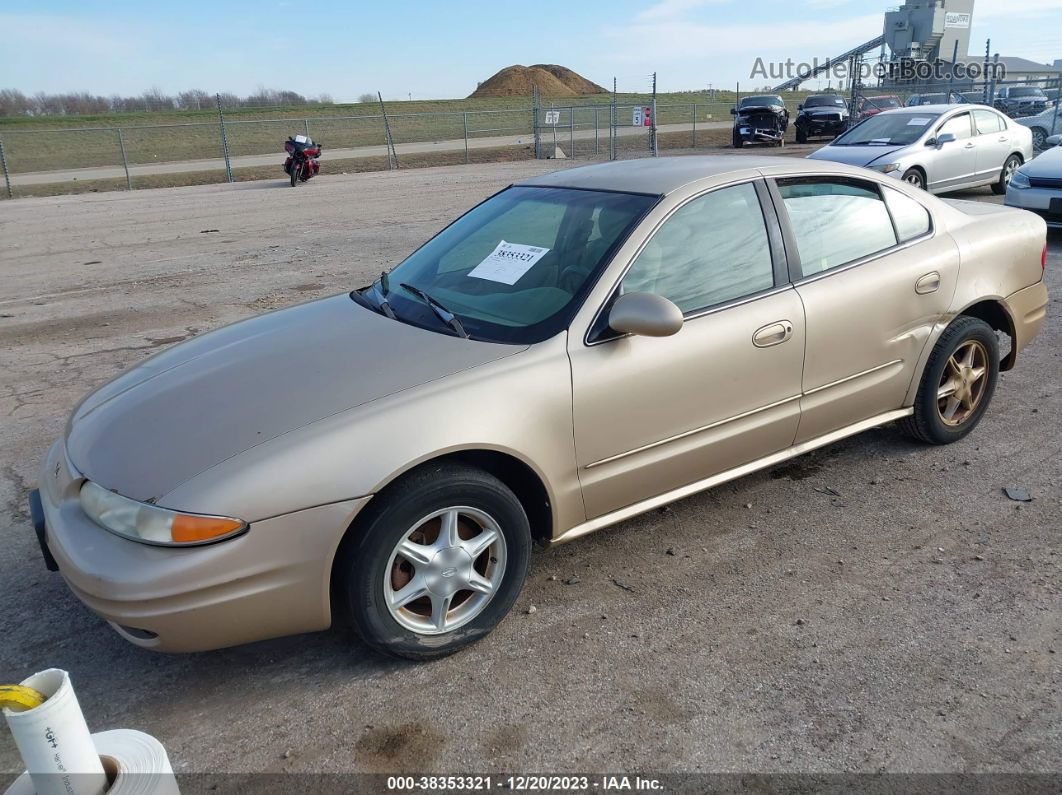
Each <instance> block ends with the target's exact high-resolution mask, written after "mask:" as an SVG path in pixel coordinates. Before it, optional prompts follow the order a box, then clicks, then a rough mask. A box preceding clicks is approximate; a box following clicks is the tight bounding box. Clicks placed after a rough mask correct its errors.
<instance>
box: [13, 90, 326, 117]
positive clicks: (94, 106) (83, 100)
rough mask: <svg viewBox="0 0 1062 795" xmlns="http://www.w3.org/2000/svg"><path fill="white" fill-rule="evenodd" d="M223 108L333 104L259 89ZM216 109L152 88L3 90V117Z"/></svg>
mask: <svg viewBox="0 0 1062 795" xmlns="http://www.w3.org/2000/svg"><path fill="white" fill-rule="evenodd" d="M221 104H222V106H223V107H226V108H254V107H277V106H282V105H331V104H333V100H332V97H330V96H329V95H328V94H320V95H319V96H316V97H305V96H303V95H302V94H299V93H298V92H295V91H278V90H276V89H272V88H260V89H258V91H256V92H255V93H253V94H250V95H249V96H246V97H240V96H237V95H236V94H232V93H228V92H224V93H222V94H221ZM214 107H215V99H214V94H211V93H209V92H207V91H203V90H201V89H192V90H190V91H182V92H180V93H179V94H176V95H173V96H171V95H169V94H164V93H162V91H160V90H159V89H157V88H151V89H148V90H147V91H145V92H144V93H143V94H140V95H138V96H135V97H123V96H119V95H117V94H116V95H114V96H110V97H104V96H100V95H95V94H90V93H88V92H86V91H73V92H69V93H65V94H46V93H44V92H38V93H36V94H33V95H32V96H27V95H26V94H23V93H22V92H21V91H19V90H17V89H14V88H5V89H0V116H86V115H97V114H101V113H128V112H130V111H159V110H207V109H210V108H214Z"/></svg>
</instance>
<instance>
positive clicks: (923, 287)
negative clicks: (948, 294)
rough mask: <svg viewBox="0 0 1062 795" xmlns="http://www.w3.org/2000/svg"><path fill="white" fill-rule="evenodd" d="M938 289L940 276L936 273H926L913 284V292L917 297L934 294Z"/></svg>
mask: <svg viewBox="0 0 1062 795" xmlns="http://www.w3.org/2000/svg"><path fill="white" fill-rule="evenodd" d="M939 289H940V274H939V273H937V272H936V271H933V272H932V273H927V274H926V275H925V276H923V277H922V278H921V279H919V280H918V281H917V282H915V292H916V293H918V294H919V295H928V294H929V293H935V292H936V291H937V290H939Z"/></svg>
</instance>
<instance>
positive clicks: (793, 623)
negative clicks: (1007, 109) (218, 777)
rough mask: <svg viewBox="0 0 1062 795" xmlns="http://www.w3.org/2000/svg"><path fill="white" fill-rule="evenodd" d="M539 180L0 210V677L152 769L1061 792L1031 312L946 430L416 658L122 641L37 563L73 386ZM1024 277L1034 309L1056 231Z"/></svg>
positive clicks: (1041, 410)
mask: <svg viewBox="0 0 1062 795" xmlns="http://www.w3.org/2000/svg"><path fill="white" fill-rule="evenodd" d="M558 165H560V164H558V163H551V162H538V163H535V162H524V163H510V164H497V165H486V166H472V167H450V168H444V169H423V170H417V171H399V172H395V173H387V172H383V173H370V174H361V175H352V176H348V177H339V176H337V177H328V178H321V179H319V180H315V181H314V182H312V183H310V184H309V185H307V186H305V187H302V188H300V189H298V190H292V189H291V188H289V187H287V185H286V183H283V182H281V181H279V180H277V181H271V182H256V183H247V184H238V185H235V186H202V187H192V188H177V189H169V190H144V191H137V192H135V193H131V194H127V193H108V194H98V195H90V196H77V197H61V198H48V199H25V200H19V201H13V202H3V203H0V240H2V241H3V243H2V245H0V284H3V285H4V289H3V291H2V293H0V417H3V419H2V424H0V450H2V453H0V473H2V479H0V502H2V505H3V506H4V511H3V514H2V515H0V565H2V570H3V572H4V574H3V578H2V581H0V604H2V605H3V610H2V611H0V638H2V639H3V642H2V643H0V680H8V681H18V680H19V679H21V678H23V677H24V676H26V675H28V674H30V673H32V672H34V671H36V670H39V669H42V668H45V667H50V666H58V667H62V668H66V669H68V670H70V671H71V672H72V675H73V677H74V681H75V684H76V686H77V688H78V693H79V696H80V699H81V703H82V705H83V707H84V708H85V711H86V714H87V715H88V716H89V724H90V726H91V727H92V728H94V729H104V728H117V727H128V728H137V729H142V730H144V731H147V732H149V733H151V734H153V735H155V736H156V737H158V738H160V739H161V740H162V741H163V743H164V744H165V745H166V747H167V749H168V751H169V753H170V756H171V758H172V759H173V761H174V766H175V768H176V769H177V770H178V772H244V771H262V772H285V771H286V772H321V771H324V772H343V771H374V772H389V771H407V772H413V771H418V772H424V771H436V772H443V771H445V772H453V773H482V772H491V771H495V772H501V771H506V772H587V771H602V772H605V771H610V772H615V771H621V772H635V771H656V772H677V771H728V772H741V771H760V772H770V771H777V772H782V771H785V772H827V771H861V772H876V771H890V772H893V771H897V772H935V771H966V772H973V771H978V772H983V771H997V772H999V771H1014V772H1017V771H1022V772H1054V773H1058V772H1062V694H1060V687H1062V596H1060V582H1062V576H1060V575H1062V534H1060V532H1059V516H1060V513H1062V505H1060V502H1062V435H1060V433H1059V430H1060V428H1062V424H1060V423H1062V360H1060V354H1059V350H1060V344H1062V320H1060V316H1059V312H1058V311H1057V309H1058V307H1057V304H1058V302H1059V298H1054V299H1053V304H1052V310H1053V311H1052V312H1051V313H1050V314H1049V318H1048V325H1047V328H1046V330H1045V332H1044V333H1043V334H1042V335H1041V336H1040V337H1039V339H1037V340H1036V342H1035V343H1034V345H1033V346H1032V347H1031V348H1030V349H1029V350H1028V351H1027V352H1026V353H1025V354H1024V355H1023V356H1022V357H1021V358H1019V362H1018V367H1017V369H1016V370H1015V371H1013V372H1011V373H1008V374H1006V375H1005V376H1004V377H1003V379H1002V381H1001V383H1000V388H999V390H998V392H997V394H996V398H995V402H994V404H993V407H992V409H991V411H990V412H989V414H988V416H987V417H986V419H985V421H984V422H983V423H982V425H981V426H980V428H979V429H978V430H977V431H976V432H975V433H974V434H973V435H972V436H971V437H969V438H968V439H967V440H966V441H964V442H962V443H959V444H956V445H953V446H950V447H946V448H932V449H931V448H928V447H924V446H922V445H919V444H915V443H913V442H911V441H909V440H907V439H906V438H905V437H904V436H902V435H900V434H899V433H898V432H897V431H895V430H894V429H891V428H884V429H878V430H874V431H871V432H869V433H866V434H864V435H862V436H859V437H857V438H854V439H850V440H847V441H845V442H842V443H840V444H837V445H835V446H833V447H830V448H828V449H825V450H822V451H819V452H816V453H814V454H811V455H808V456H805V457H804V458H800V459H797V460H795V461H792V462H789V463H787V464H785V465H784V466H781V467H778V468H776V469H774V470H771V471H767V472H763V473H760V474H756V475H753V476H750V477H747V478H744V479H742V480H740V481H737V482H735V483H732V484H730V485H727V486H724V487H721V488H719V489H716V490H715V491H713V492H711V493H707V494H702V495H700V496H696V497H693V498H690V499H687V500H685V501H683V502H680V503H677V504H675V505H673V506H671V507H670V508H669V509H665V510H661V511H659V512H655V513H652V514H649V515H646V516H644V517H641V518H638V519H635V520H632V521H629V522H626V523H625V524H623V525H620V526H618V527H615V528H612V529H610V530H606V531H603V532H601V533H599V534H597V535H594V536H590V537H587V538H585V539H583V540H580V541H577V542H575V543H572V544H569V545H567V546H563V547H559V548H556V549H552V550H546V551H542V552H538V553H536V554H535V556H534V558H533V562H532V568H531V574H530V578H529V580H528V583H527V586H526V588H525V590H524V593H523V595H522V596H521V598H520V600H519V602H518V603H517V606H516V608H514V611H513V613H512V614H511V615H510V617H509V618H508V619H507V620H506V621H505V622H503V624H502V625H501V626H500V627H499V628H498V629H497V630H496V631H495V632H494V633H493V634H492V635H491V636H489V637H488V638H487V639H486V640H485V641H483V642H482V643H480V644H479V645H478V646H475V647H473V649H471V650H469V651H466V652H464V653H461V654H458V655H457V656H455V657H451V658H448V659H444V660H441V661H439V662H435V663H431V664H420V665H418V664H411V663H403V662H397V661H393V660H390V659H383V658H381V657H379V656H377V655H375V654H373V653H371V652H369V651H368V650H367V649H366V648H365V647H364V646H362V645H361V643H360V642H359V641H358V640H357V639H356V638H354V637H352V635H351V634H350V633H349V632H348V631H332V632H327V633H322V634H317V635H310V636H302V637H297V638H289V639H284V640H279V641H271V642H266V643H259V644H255V645H252V646H246V647H242V648H236V649H230V650H224V651H219V652H213V653H206V654H196V655H187V656H165V655H159V654H154V653H150V652H145V651H142V650H140V649H137V648H135V647H133V646H131V645H128V644H127V643H125V642H124V641H122V640H121V639H119V637H118V636H117V635H115V634H114V633H113V632H112V631H111V630H110V629H109V628H108V627H107V626H106V625H105V624H104V623H103V622H102V621H101V620H100V619H98V618H96V617H94V616H93V615H91V614H90V613H89V612H88V611H87V610H85V609H84V608H83V607H82V606H81V605H80V604H79V603H78V602H77V601H76V600H75V599H74V597H73V596H72V595H71V594H70V593H69V592H68V591H67V589H66V587H65V586H64V584H63V582H62V580H61V579H60V577H59V576H58V575H55V574H50V573H49V572H47V571H45V568H44V565H43V562H42V561H41V557H40V553H39V551H38V549H37V544H36V539H35V538H34V536H33V533H32V530H31V528H30V523H29V518H28V511H27V509H26V507H25V505H26V495H27V490H28V489H29V488H31V487H32V486H33V484H34V482H35V480H36V471H37V466H38V463H39V461H40V458H41V456H42V455H43V453H44V451H45V449H46V447H47V445H48V444H49V443H50V442H51V441H52V439H53V438H55V437H56V436H58V435H59V434H60V433H61V432H62V428H63V424H64V422H65V418H66V415H67V413H68V412H69V410H70V409H71V408H72V407H73V405H74V404H75V402H76V401H77V400H78V399H79V398H80V397H81V396H82V395H83V394H84V393H85V392H87V391H89V390H91V389H93V388H95V387H96V386H98V385H99V384H101V383H102V382H103V381H105V380H107V379H109V378H110V377H112V376H113V375H114V374H116V373H117V372H119V371H120V370H122V369H124V368H126V367H128V366H130V365H132V364H134V363H136V362H137V361H139V360H141V359H142V358H144V357H146V356H148V355H149V354H151V353H153V352H154V351H156V350H157V349H158V348H159V347H162V346H166V345H170V344H174V343H177V342H179V341H180V340H183V339H187V338H188V337H190V336H193V335H195V334H198V333H201V332H203V331H206V330H209V329H212V328H216V327H218V326H220V325H223V324H226V323H229V322H232V321H235V320H239V319H241V318H244V317H247V316H249V315H252V314H255V313H258V312H262V311H265V310H269V309H273V308H276V307H281V306H286V305H289V304H293V303H297V302H301V301H306V300H309V299H313V298H317V297H320V296H325V295H329V294H332V293H336V292H340V291H346V290H348V289H350V288H351V287H352V286H355V285H358V284H362V283H364V282H366V281H367V280H368V279H369V278H370V277H371V276H374V275H375V274H376V273H378V272H379V271H380V270H381V269H382V268H385V267H388V266H391V265H393V264H395V263H396V262H398V261H399V260H400V259H401V258H402V257H403V256H404V255H405V254H406V253H408V252H409V251H410V250H411V249H412V248H413V247H414V246H415V245H416V244H418V243H420V242H421V241H423V240H424V239H425V238H427V237H428V236H429V235H430V234H431V233H433V232H434V231H435V230H437V229H438V228H440V227H441V226H442V225H443V224H444V223H445V222H447V221H448V220H449V219H450V218H452V217H453V216H454V215H455V214H456V213H458V212H459V211H461V210H464V209H465V208H467V207H468V206H470V205H472V204H474V203H475V202H477V201H479V200H480V199H481V198H483V197H484V196H486V195H488V194H490V193H491V192H493V191H495V190H497V189H498V188H500V187H502V186H504V185H506V184H508V183H509V182H511V181H513V180H515V179H518V178H521V177H524V176H526V175H530V174H535V173H540V172H543V171H548V170H551V169H553V168H556V167H557V166H558ZM572 165H577V164H572ZM965 198H976V199H978V200H986V201H993V200H995V201H998V199H995V198H994V197H992V196H991V194H990V193H989V191H988V190H987V189H985V190H983V191H975V192H972V193H971V194H969V195H968V196H966V197H965ZM1047 277H1048V281H1049V283H1050V286H1051V288H1052V290H1053V292H1054V294H1055V295H1058V296H1062V237H1060V236H1057V235H1056V236H1054V237H1053V238H1052V241H1051V251H1050V262H1049V265H1048V273H1047ZM1004 486H1021V487H1024V488H1027V489H1028V490H1029V491H1030V492H1031V493H1032V494H1033V495H1034V497H1035V501H1034V502H1032V503H1029V504H1018V503H1015V502H1011V501H1009V500H1008V499H1007V498H1006V497H1005V496H1004V495H1003V493H1002V488H1003V487H1004ZM571 578H577V582H575V584H567V583H566V581H568V580H570V579H571ZM616 581H618V582H619V583H622V584H623V585H625V586H628V587H627V588H624V587H618V586H617V584H616ZM531 605H534V606H535V607H536V610H535V612H534V613H533V614H528V612H527V610H528V607H529V606H531ZM19 769H21V764H20V762H19V759H18V756H17V753H16V751H15V748H14V745H13V743H12V742H11V740H10V737H9V736H8V734H7V733H6V732H0V771H3V772H9V773H10V772H15V771H17V770H19ZM2 783H4V777H3V776H0V784H2Z"/></svg>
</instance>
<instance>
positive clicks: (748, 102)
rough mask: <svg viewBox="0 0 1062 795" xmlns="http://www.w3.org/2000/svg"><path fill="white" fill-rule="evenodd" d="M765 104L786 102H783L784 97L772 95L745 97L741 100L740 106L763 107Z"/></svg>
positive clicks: (782, 103)
mask: <svg viewBox="0 0 1062 795" xmlns="http://www.w3.org/2000/svg"><path fill="white" fill-rule="evenodd" d="M764 105H785V103H784V102H782V98H781V97H770V96H764V97H745V98H744V99H743V100H741V104H740V105H738V107H739V108H755V107H763V106H764Z"/></svg>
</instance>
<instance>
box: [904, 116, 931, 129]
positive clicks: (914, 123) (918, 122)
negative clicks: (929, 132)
mask: <svg viewBox="0 0 1062 795" xmlns="http://www.w3.org/2000/svg"><path fill="white" fill-rule="evenodd" d="M931 121H933V119H931V118H930V117H928V116H915V117H914V118H913V119H911V120H910V121H909V122H907V126H908V127H923V126H925V125H927V124H929V123H930V122H931Z"/></svg>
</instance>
